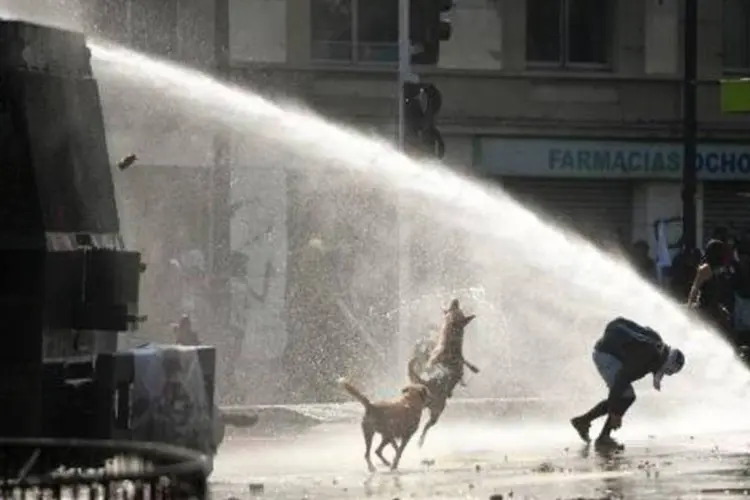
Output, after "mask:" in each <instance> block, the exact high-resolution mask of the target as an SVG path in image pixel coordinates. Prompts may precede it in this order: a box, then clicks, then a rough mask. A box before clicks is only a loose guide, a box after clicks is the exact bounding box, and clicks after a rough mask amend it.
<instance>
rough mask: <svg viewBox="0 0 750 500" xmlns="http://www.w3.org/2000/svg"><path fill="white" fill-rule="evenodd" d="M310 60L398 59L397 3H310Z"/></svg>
mask: <svg viewBox="0 0 750 500" xmlns="http://www.w3.org/2000/svg"><path fill="white" fill-rule="evenodd" d="M310 8H311V14H310V17H311V23H312V30H311V31H312V54H311V56H312V59H314V60H318V61H321V60H323V61H346V62H370V63H378V62H380V63H393V62H396V61H397V60H398V0H311V1H310Z"/></svg>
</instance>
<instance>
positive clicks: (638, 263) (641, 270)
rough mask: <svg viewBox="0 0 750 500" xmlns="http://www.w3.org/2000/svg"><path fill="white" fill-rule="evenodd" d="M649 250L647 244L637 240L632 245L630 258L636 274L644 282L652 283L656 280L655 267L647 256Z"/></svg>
mask: <svg viewBox="0 0 750 500" xmlns="http://www.w3.org/2000/svg"><path fill="white" fill-rule="evenodd" d="M650 250H651V249H650V248H649V246H648V243H646V242H645V241H644V240H638V241H636V242H635V243H633V246H632V248H631V253H630V258H631V262H632V263H633V266H634V267H635V270H636V271H637V272H638V274H640V275H641V277H642V278H643V279H645V280H646V281H651V282H653V281H654V280H656V265H655V264H654V260H653V259H652V258H651V257H650V256H649V252H650Z"/></svg>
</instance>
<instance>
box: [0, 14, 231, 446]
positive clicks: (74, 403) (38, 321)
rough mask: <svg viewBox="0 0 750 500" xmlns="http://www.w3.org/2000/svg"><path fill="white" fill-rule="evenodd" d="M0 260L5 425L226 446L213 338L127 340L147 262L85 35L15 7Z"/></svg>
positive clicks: (4, 128)
mask: <svg viewBox="0 0 750 500" xmlns="http://www.w3.org/2000/svg"><path fill="white" fill-rule="evenodd" d="M121 175H127V172H122V174H121ZM0 266H1V268H2V278H0V318H2V321H3V332H4V333H3V342H2V349H0V370H1V371H2V375H0V401H2V402H3V403H4V410H3V411H2V412H0V428H1V429H2V430H1V431H0V435H3V436H5V437H11V438H14V437H18V438H25V437H49V438H80V439H96V440H110V439H117V440H129V441H133V440H137V441H151V442H154V441H157V442H159V441H161V442H166V443H171V444H177V445H182V446H185V447H188V448H192V449H196V450H199V451H200V452H203V453H208V454H211V453H213V452H214V451H215V448H216V446H217V442H216V440H215V439H214V438H213V434H212V428H213V426H212V422H213V419H214V416H213V408H214V404H213V393H214V370H215V369H214V364H215V351H214V349H213V348H211V347H178V346H152V345H148V346H143V347H142V348H139V349H130V350H118V345H117V338H118V333H119V332H128V331H133V330H135V329H137V328H138V326H139V323H141V322H142V321H143V320H144V318H141V317H139V312H138V295H139V279H140V274H141V273H143V272H147V271H146V269H145V266H144V264H143V263H142V262H141V256H140V254H139V253H137V252H133V251H128V250H127V249H126V248H125V245H124V243H123V240H122V238H121V236H120V221H119V218H118V212H117V206H116V203H115V193H114V186H113V176H112V168H111V166H110V162H109V156H108V153H107V144H106V139H105V131H104V123H103V118H102V109H101V104H100V100H99V90H98V88H97V82H96V80H95V79H94V77H93V75H92V70H91V64H90V52H89V49H88V48H87V46H86V40H85V38H84V37H83V36H82V35H81V34H78V33H72V32H68V31H63V30H58V29H52V28H48V27H42V26H37V25H33V24H29V23H25V22H20V21H4V20H0Z"/></svg>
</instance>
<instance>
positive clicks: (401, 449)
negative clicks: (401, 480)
mask: <svg viewBox="0 0 750 500" xmlns="http://www.w3.org/2000/svg"><path fill="white" fill-rule="evenodd" d="M413 435H414V433H413V432H412V433H411V434H407V435H405V436H404V437H403V438H402V439H401V444H400V445H399V447H398V450H396V456H395V457H394V458H393V465H391V470H396V469H398V464H399V462H400V461H401V455H403V454H404V450H405V449H406V445H407V444H409V440H410V439H411V437H412V436H413Z"/></svg>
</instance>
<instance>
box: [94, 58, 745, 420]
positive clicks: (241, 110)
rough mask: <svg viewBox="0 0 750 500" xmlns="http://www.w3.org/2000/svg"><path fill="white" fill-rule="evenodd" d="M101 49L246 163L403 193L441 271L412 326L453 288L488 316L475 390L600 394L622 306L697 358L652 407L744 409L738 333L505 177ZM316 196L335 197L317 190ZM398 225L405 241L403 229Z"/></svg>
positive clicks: (374, 226) (417, 303) (426, 318)
mask: <svg viewBox="0 0 750 500" xmlns="http://www.w3.org/2000/svg"><path fill="white" fill-rule="evenodd" d="M92 53H93V55H94V56H95V57H96V58H97V59H98V60H100V61H102V62H103V63H104V64H103V65H102V66H101V68H102V69H101V70H100V72H99V74H98V78H99V81H100V83H101V84H102V85H103V86H104V87H105V88H106V86H107V85H110V84H111V82H113V81H116V82H117V84H118V85H120V86H122V85H126V86H129V87H132V90H133V92H135V93H136V94H134V95H138V96H139V97H145V98H148V99H153V100H154V101H157V100H158V101H159V102H160V103H161V108H160V110H159V108H157V110H156V111H154V112H155V113H159V112H160V111H161V112H164V113H172V114H175V113H176V114H178V115H181V116H182V115H184V116H186V117H190V120H191V123H198V122H199V123H200V127H203V128H204V133H210V131H215V130H217V129H219V128H228V129H230V130H231V132H232V134H233V139H234V140H235V141H236V142H237V143H238V144H239V146H237V147H236V148H235V155H240V157H239V158H238V157H235V158H234V162H235V165H237V166H241V165H253V164H258V163H262V164H265V165H267V166H268V165H270V166H272V167H269V168H279V167H281V166H283V168H284V169H286V170H291V171H296V172H298V173H300V174H301V175H303V176H304V177H305V178H306V179H307V182H308V183H312V184H316V185H317V186H318V187H319V188H320V189H321V190H322V189H335V188H336V186H337V183H340V182H342V179H347V182H351V181H352V179H356V182H357V183H358V184H359V189H360V190H361V191H368V190H373V189H387V190H389V191H392V192H394V193H398V195H399V196H398V197H399V202H400V207H401V217H402V218H403V219H405V220H406V221H408V225H409V226H410V232H411V234H412V238H413V240H414V242H413V245H414V246H416V247H418V248H419V249H420V251H419V254H420V259H421V260H423V262H424V264H425V268H427V269H430V270H431V271H430V272H429V273H427V275H425V276H422V277H421V278H420V279H419V280H417V281H416V282H414V283H413V288H412V290H410V291H409V292H408V294H407V297H406V303H405V304H404V306H406V307H409V308H410V313H411V316H412V317H413V319H414V322H413V325H424V328H423V329H421V330H420V329H419V328H417V327H416V326H415V327H414V328H413V329H412V331H408V332H401V337H402V338H403V339H405V343H406V344H408V343H410V342H411V341H412V340H413V339H415V338H416V337H418V336H421V335H422V334H424V333H425V329H426V328H427V325H428V324H430V323H436V322H438V321H439V310H440V306H441V305H443V304H444V303H445V302H446V301H447V300H448V299H449V298H450V297H452V296H453V295H456V296H458V297H459V298H461V299H463V302H464V304H465V307H466V308H467V309H470V310H472V311H475V312H476V313H477V315H478V320H477V321H476V322H475V324H473V325H472V326H471V327H470V329H469V332H468V334H467V338H466V355H467V357H469V358H471V359H472V361H474V362H475V363H476V364H478V365H479V366H481V367H482V368H483V371H482V373H481V374H480V375H479V376H476V377H474V378H472V380H471V383H470V386H469V387H468V388H467V389H466V392H467V393H468V394H471V395H476V396H491V397H504V396H510V395H521V394H525V395H537V396H545V397H556V398H560V399H564V400H568V401H570V400H571V399H572V400H576V402H580V401H589V402H591V401H593V400H595V399H596V397H597V396H599V395H601V394H602V393H603V389H602V387H601V383H600V381H599V380H598V379H597V376H596V374H595V371H594V368H593V366H591V361H590V350H591V347H592V344H593V342H594V340H595V339H596V337H597V336H598V335H599V334H600V332H601V329H602V327H603V326H604V324H605V323H606V322H607V321H608V320H609V319H611V318H612V317H614V316H616V315H626V316H629V317H631V318H633V319H634V320H636V321H640V322H643V323H645V324H648V325H651V326H652V327H654V328H655V329H657V330H658V331H660V332H661V333H662V334H663V335H664V337H665V339H666V340H667V341H668V342H670V343H672V344H674V345H677V346H680V347H681V348H682V349H684V351H685V352H686V355H687V359H688V364H687V366H686V369H685V371H684V374H681V375H680V376H677V377H674V378H673V379H670V380H667V381H666V383H665V384H664V392H665V393H666V394H665V395H663V396H664V398H663V399H657V398H654V399H653V400H649V404H648V405H647V406H649V407H651V408H652V409H654V410H655V411H656V410H658V412H659V413H661V409H662V408H664V407H666V406H670V403H669V402H668V401H671V397H673V396H675V395H676V396H679V397H684V398H685V399H687V400H688V401H687V403H690V400H692V402H693V403H695V407H696V408H697V407H698V406H702V407H708V406H709V405H708V404H707V402H709V401H710V402H719V403H725V404H726V407H728V408H729V410H728V411H731V414H740V413H741V411H740V410H739V409H738V407H741V408H744V407H745V405H746V403H745V402H744V396H745V395H746V390H745V386H746V383H747V381H748V376H747V374H746V372H745V370H744V369H743V368H742V367H741V366H740V364H739V363H738V362H737V361H736V360H735V359H734V358H733V354H732V351H731V349H730V348H729V346H727V345H726V344H725V343H724V342H722V341H720V340H719V339H718V337H717V336H716V335H715V334H714V333H713V332H710V331H708V330H707V329H706V328H704V327H703V326H702V325H701V324H699V323H697V322H696V320H695V318H693V317H689V316H688V315H686V314H685V312H684V311H683V309H682V307H681V306H679V305H676V304H674V303H672V302H670V301H669V300H667V299H666V298H664V297H663V296H662V295H660V293H659V292H658V291H657V290H656V289H654V288H653V287H651V286H650V285H648V284H646V283H644V282H643V281H641V280H640V279H639V278H638V277H637V276H636V274H635V273H634V272H632V271H631V270H630V269H629V268H628V267H627V266H626V265H624V264H623V263H622V262H620V261H618V260H617V259H615V258H613V257H611V256H608V255H605V254H603V253H602V252H601V251H599V250H598V249H596V248H595V247H594V246H592V245H591V244H589V243H587V242H586V241H584V240H583V239H581V238H579V237H577V236H575V235H572V234H569V233H567V232H566V231H564V230H561V229H559V228H556V227H554V226H553V225H552V224H550V223H549V222H547V221H545V219H544V217H543V216H541V215H539V214H537V213H535V212H533V211H530V210H529V209H527V208H525V207H524V206H522V205H521V204H519V203H518V202H516V201H515V200H513V199H512V198H510V197H509V196H508V195H506V194H505V193H504V192H502V191H501V190H500V189H499V188H497V187H493V186H489V185H487V184H482V183H480V182H478V181H474V180H470V179H467V178H465V177H464V176H462V175H460V174H458V173H456V172H455V171H451V170H448V169H446V168H445V167H443V166H441V165H438V164H433V163H422V162H416V161H413V160H410V159H408V158H406V157H404V156H402V155H401V154H399V153H398V152H397V151H396V150H395V149H393V148H392V146H391V145H390V144H389V143H387V142H386V141H384V140H381V139H377V138H374V137H366V136H364V135H362V134H359V133H357V132H354V131H352V130H349V129H347V128H346V127H343V126H340V125H336V124H334V123H331V122H328V121H326V120H325V119H323V118H321V117H318V116H315V115H314V114H312V113H310V112H308V111H306V110H304V109H301V108H300V107H299V106H296V105H290V104H278V103H274V102H271V101H269V100H266V99H264V98H262V97H261V96H259V95H257V94H255V93H253V92H251V91H248V90H244V89H240V88H236V87H233V86H229V85H225V84H222V83H220V82H218V81H216V80H214V79H212V78H211V77H210V76H208V75H205V74H201V73H199V72H196V71H192V70H188V69H185V68H180V67H178V66H175V65H172V64H168V63H165V62H161V61H157V60H154V59H150V58H148V57H145V56H142V55H139V54H136V53H133V52H130V51H127V50H124V49H120V48H116V47H112V46H108V45H104V44H94V45H92ZM110 111H111V110H110ZM245 155H246V156H245ZM248 168H251V167H248ZM237 169H238V171H237V172H236V175H237V176H238V177H241V176H242V175H253V176H262V175H263V171H262V170H255V171H252V172H243V170H242V169H241V168H239V167H237ZM316 205H317V208H316ZM308 208H309V209H310V210H321V211H324V210H327V209H329V208H330V207H327V206H326V204H325V202H324V201H320V200H311V201H310V205H309V207H308ZM350 208H351V207H350ZM359 213H360V214H361V215H362V216H364V215H365V214H367V213H368V207H366V206H362V207H360V210H359ZM248 223H249V222H248ZM391 223H392V221H388V222H387V224H391ZM381 224H382V225H384V226H385V225H386V221H383V222H382V223H381ZM378 225H379V224H378V223H373V222H372V221H370V223H369V225H368V226H367V227H359V228H357V227H350V228H349V230H348V231H349V232H348V233H346V234H337V235H336V241H333V242H320V244H332V245H344V244H346V243H347V242H351V241H354V240H364V241H365V243H366V242H367V241H368V240H370V239H372V241H375V240H374V238H378V239H380V238H383V237H386V238H388V236H384V231H382V230H379V228H378ZM388 227H390V226H388ZM390 238H391V239H392V240H393V241H392V243H393V245H396V244H397V241H396V238H395V237H394V236H393V235H391V236H390ZM450 242H455V243H458V245H457V246H456V245H451V244H449V243H450ZM451 246H456V248H450V247H451ZM446 253H447V255H446ZM393 266H394V262H393V261H392V260H390V259H389V260H385V259H384V260H383V261H381V262H378V263H377V265H371V266H370V267H369V268H367V269H359V270H357V273H358V275H359V276H363V277H366V276H377V275H379V274H382V273H384V272H386V271H387V270H389V269H392V268H393ZM311 354H312V353H311ZM394 370H396V371H401V370H402V369H401V367H395V368H394ZM332 375H333V374H332ZM371 382H372V383H373V384H375V381H371ZM643 385H644V387H643V388H642V389H641V391H642V392H646V390H647V389H646V387H645V383H644V384H643ZM660 400H661V401H662V402H663V404H662V405H660V403H659V401H660ZM685 403H686V401H682V403H681V404H685ZM579 404H580V403H579ZM691 406H692V404H691ZM671 408H672V409H674V407H673V406H672V407H671ZM565 409H566V410H568V408H565ZM729 414H730V413H727V414H725V415H724V416H727V417H728V416H729ZM714 416H716V413H715V411H714Z"/></svg>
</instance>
